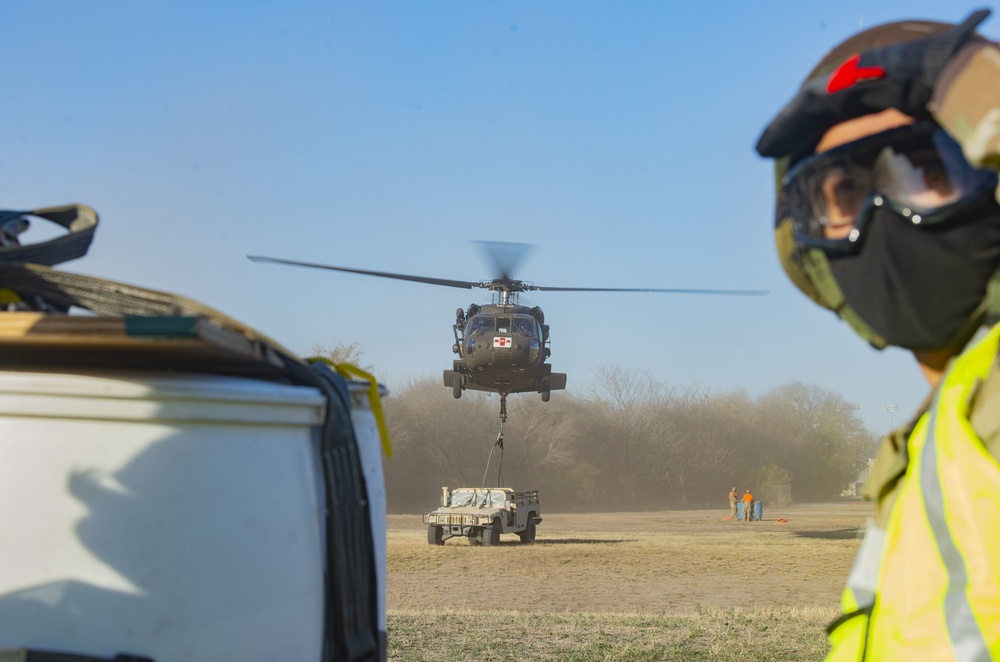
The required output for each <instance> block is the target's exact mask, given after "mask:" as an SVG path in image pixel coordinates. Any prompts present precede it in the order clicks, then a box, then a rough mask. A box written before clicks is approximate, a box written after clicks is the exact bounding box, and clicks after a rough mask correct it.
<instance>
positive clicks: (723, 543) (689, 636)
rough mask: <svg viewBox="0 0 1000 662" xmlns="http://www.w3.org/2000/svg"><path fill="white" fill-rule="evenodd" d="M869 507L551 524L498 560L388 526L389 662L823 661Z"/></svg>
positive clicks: (505, 543)
mask: <svg viewBox="0 0 1000 662" xmlns="http://www.w3.org/2000/svg"><path fill="white" fill-rule="evenodd" d="M543 505H544V504H543ZM870 508H871V506H870V505H869V504H865V503H856V502H848V503H838V504H814V505H800V506H791V507H788V508H785V509H780V510H778V509H775V510H770V511H769V510H767V509H765V511H764V520H763V521H761V522H750V523H745V522H734V521H730V520H729V519H728V510H726V509H724V508H723V509H719V510H711V511H709V510H690V511H669V512H655V513H601V514H559V513H555V514H552V513H545V512H543V518H544V521H543V522H542V523H541V524H540V525H539V527H538V540H537V541H536V543H535V544H531V545H523V544H521V543H520V542H519V540H518V538H517V537H516V536H514V535H505V536H503V537H502V538H501V544H500V546H499V547H493V548H489V547H477V546H471V545H469V543H468V542H467V541H466V540H464V539H451V540H449V541H447V542H446V544H445V545H444V546H443V547H434V546H430V545H428V544H427V537H426V528H425V527H424V526H423V525H422V524H421V522H420V515H419V514H414V515H390V516H389V526H388V557H389V569H388V610H389V618H388V625H389V628H388V630H389V659H390V660H400V661H402V660H406V661H410V660H525V659H538V660H622V661H625V660H629V661H630V660H733V661H736V660H740V661H744V660H815V659H821V658H822V657H823V655H824V654H825V653H826V651H827V648H828V647H827V643H826V635H825V633H824V628H825V626H826V624H827V623H828V622H829V621H830V620H832V619H833V618H834V617H835V616H836V615H837V613H838V612H837V605H838V604H839V599H840V591H841V589H842V588H843V583H844V579H845V578H846V577H847V573H848V571H849V570H850V566H851V563H852V561H853V559H854V554H855V552H856V551H857V548H858V545H859V544H860V538H859V535H860V533H859V531H860V527H861V526H862V525H863V523H864V519H865V517H867V516H868V514H869V513H870Z"/></svg>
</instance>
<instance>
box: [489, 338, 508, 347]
mask: <svg viewBox="0 0 1000 662" xmlns="http://www.w3.org/2000/svg"><path fill="white" fill-rule="evenodd" d="M510 343H511V339H510V338H504V337H503V336H499V337H496V338H493V346H494V347H510Z"/></svg>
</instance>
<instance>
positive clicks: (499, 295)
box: [247, 242, 767, 420]
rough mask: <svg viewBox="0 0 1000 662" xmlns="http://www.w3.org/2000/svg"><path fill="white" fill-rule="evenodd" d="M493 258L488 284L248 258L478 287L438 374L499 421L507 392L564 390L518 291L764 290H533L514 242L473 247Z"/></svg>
mask: <svg viewBox="0 0 1000 662" xmlns="http://www.w3.org/2000/svg"><path fill="white" fill-rule="evenodd" d="M478 243H480V245H481V246H482V248H483V249H484V251H485V252H486V254H487V256H488V257H490V258H492V260H493V262H494V265H495V268H496V272H497V274H498V275H497V276H496V277H495V278H493V279H491V280H480V281H471V280H450V279H445V278H432V277H427V276H414V275H408V274H397V273H390V272H385V271H371V270H367V269H352V268H348V267H338V266H333V265H328V264H317V263H313V262H300V261H297V260H285V259H280V258H273V257H263V256H258V255H248V256H247V258H248V259H250V260H251V261H252V262H258V263H273V264H284V265H290V266H298V267H309V268H314V269H328V270H332V271H343V272H347V273H354V274H362V275H366V276H377V277H379V278H393V279H397V280H407V281H412V282H417V283H426V284H429V285H441V286H444V287H455V288H461V289H474V288H480V289H484V290H489V291H490V292H491V293H492V301H491V302H490V303H488V304H485V303H484V304H476V303H473V304H470V305H469V306H468V308H465V309H463V308H458V309H457V310H456V311H455V322H454V324H452V330H453V332H454V336H455V343H454V345H452V352H453V353H454V354H456V355H457V357H458V358H456V359H454V361H453V364H452V368H451V369H450V370H445V371H444V373H443V377H444V385H445V386H446V387H449V388H451V389H452V395H454V397H455V398H461V397H462V392H463V391H465V390H475V391H487V392H491V393H498V394H499V395H500V398H501V400H500V406H501V413H500V415H501V420H503V419H505V418H506V401H507V396H508V395H510V394H511V393H528V392H530V393H540V394H541V398H542V401H543V402H548V401H549V398H550V397H551V393H552V391H556V390H561V389H565V388H566V373H562V372H552V366H551V365H550V364H549V363H548V362H547V359H548V358H549V356H551V354H552V350H551V348H550V343H549V325H548V324H546V323H545V314H544V313H543V312H542V309H541V308H539V307H538V306H522V305H520V303H519V295H520V294H521V293H522V292H529V291H538V292H666V293H684V294H727V295H738V296H747V295H751V296H752V295H763V294H767V292H766V291H763V290H691V289H664V288H619V287H551V286H542V285H535V284H533V283H530V282H527V281H522V280H517V279H515V278H513V277H512V274H513V271H514V269H515V267H516V265H517V263H519V262H520V260H521V259H522V258H523V256H524V255H525V253H526V252H527V250H528V249H529V248H530V247H529V245H527V244H519V243H513V242H478Z"/></svg>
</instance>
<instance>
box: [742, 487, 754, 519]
mask: <svg viewBox="0 0 1000 662" xmlns="http://www.w3.org/2000/svg"><path fill="white" fill-rule="evenodd" d="M752 519H753V495H752V494H750V490H747V492H746V494H744V495H743V521H744V522H749V521H750V520H752Z"/></svg>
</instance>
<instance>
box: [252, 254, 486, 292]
mask: <svg viewBox="0 0 1000 662" xmlns="http://www.w3.org/2000/svg"><path fill="white" fill-rule="evenodd" d="M247 258H248V259H249V260H250V261H251V262H257V263H264V262H270V263H272V264H287V265H291V266H293V267H310V268H312V269H329V270H331V271H346V272H347V273H351V274H361V275H363V276H377V277H379V278H393V279H395V280H408V281H412V282H414V283H427V284H428V285H442V286H444V287H457V288H460V289H463V290H471V289H473V288H475V287H480V283H479V281H471V280H449V279H447V278H430V277H427V276H411V275H408V274H394V273H390V272H388V271H369V270H367V269H349V268H347V267H335V266H333V265H330V264H317V263H315V262H299V261H297V260H282V259H280V258H276V257H263V256H260V255H247Z"/></svg>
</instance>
